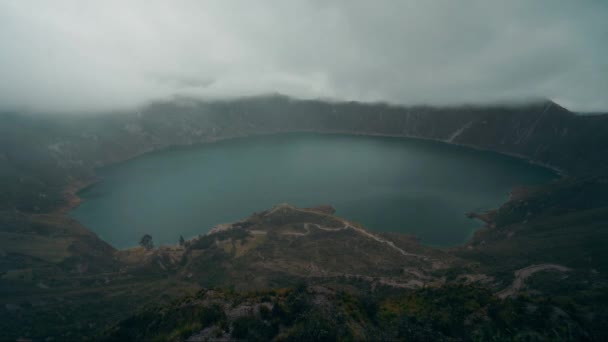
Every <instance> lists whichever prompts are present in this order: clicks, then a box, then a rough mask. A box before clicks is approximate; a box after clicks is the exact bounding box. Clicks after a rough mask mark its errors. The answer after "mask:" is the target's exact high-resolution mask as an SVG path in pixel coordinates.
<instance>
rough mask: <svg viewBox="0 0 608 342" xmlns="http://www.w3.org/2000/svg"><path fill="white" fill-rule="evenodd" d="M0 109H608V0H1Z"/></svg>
mask: <svg viewBox="0 0 608 342" xmlns="http://www.w3.org/2000/svg"><path fill="white" fill-rule="evenodd" d="M0 80H1V81H0V108H2V109H28V110H34V111H36V110H38V111H91V110H92V111H96V110H110V109H122V108H128V107H132V106H137V105H141V104H142V103H145V102H146V101H149V100H153V99H161V98H167V97H172V96H175V95H186V96H202V97H225V96H242V95H253V94H260V93H269V92H280V93H284V94H288V95H293V96H296V97H303V98H317V97H324V98H337V99H348V100H361V101H389V102H393V103H400V104H422V103H425V104H435V105H449V104H460V103H465V102H466V103H487V102H495V101H501V102H503V101H510V100H522V99H528V98H539V97H542V98H550V99H552V100H554V101H557V102H558V103H560V104H562V105H564V106H566V107H568V108H570V109H572V110H578V111H608V1H605V0H597V1H593V0H589V1H587V0H581V1H565V0H564V1H560V0H539V1H535V0H509V1H489V0H479V1H476V0H466V1H465V0H461V1H453V0H445V1H429V0H424V1H423V0H418V1H406V0H401V1H378V0H374V1H369V0H365V1H355V0H343V1H323V0H311V1H304V0H301V1H288V0H277V1H271V0H269V1H251V0H247V1H231V0H220V1H169V0H167V1H152V0H145V1H111V0H99V1H82V0H75V1H61V0H54V1H46V0H40V1H29V0H16V1H11V0H0Z"/></svg>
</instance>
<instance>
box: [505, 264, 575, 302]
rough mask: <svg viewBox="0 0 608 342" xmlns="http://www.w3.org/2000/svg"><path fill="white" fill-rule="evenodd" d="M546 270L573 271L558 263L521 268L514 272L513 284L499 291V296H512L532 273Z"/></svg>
mask: <svg viewBox="0 0 608 342" xmlns="http://www.w3.org/2000/svg"><path fill="white" fill-rule="evenodd" d="M546 270H556V271H560V272H568V271H571V269H570V268H568V267H566V266H562V265H557V264H538V265H530V266H528V267H525V268H522V269H519V270H517V271H515V272H514V274H515V280H513V283H511V286H509V287H507V288H506V289H504V290H502V291H500V292H498V294H497V296H498V297H500V298H502V299H504V298H507V297H511V296H513V295H515V294H516V293H517V292H519V291H520V290H521V289H522V288H523V287H524V285H525V281H526V279H528V278H529V277H530V276H531V275H533V274H534V273H536V272H540V271H546Z"/></svg>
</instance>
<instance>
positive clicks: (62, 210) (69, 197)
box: [51, 130, 568, 250]
mask: <svg viewBox="0 0 608 342" xmlns="http://www.w3.org/2000/svg"><path fill="white" fill-rule="evenodd" d="M290 133H315V134H324V135H325V134H326V135H331V134H334V135H351V136H363V137H366V136H367V137H387V138H397V139H413V140H423V141H429V142H435V143H441V144H446V145H453V146H458V147H463V148H468V149H472V150H477V151H482V152H492V153H497V154H500V155H504V156H507V157H511V158H516V159H519V160H522V161H524V162H526V163H528V164H530V165H533V166H536V167H542V168H545V169H548V170H551V171H552V172H554V173H555V174H556V175H557V176H559V178H560V179H564V178H565V177H566V176H567V175H568V173H567V172H566V171H565V170H562V169H560V168H558V167H556V166H553V165H550V164H546V163H542V162H539V161H535V160H533V159H531V158H529V157H526V156H523V155H520V154H516V153H507V152H501V151H496V150H492V149H488V148H482V147H478V146H472V145H468V144H459V143H454V142H450V141H446V140H440V139H433V138H424V137H417V136H410V135H399V134H387V133H376V132H367V133H365V132H355V131H334V130H324V131H321V130H291V131H275V132H262V133H247V134H237V135H231V136H225V137H208V138H207V139H205V140H204V141H200V142H195V143H190V144H175V145H167V146H162V147H159V148H154V147H152V148H150V149H146V150H143V151H142V152H141V153H137V154H135V155H133V156H129V157H126V158H122V159H118V160H111V161H108V162H107V163H103V164H102V165H101V166H98V167H95V168H93V169H92V171H93V174H94V175H93V177H92V178H91V179H88V180H74V181H72V182H70V183H69V184H68V185H67V186H66V187H65V188H64V190H63V195H64V197H65V199H66V203H65V204H64V205H62V206H60V207H59V208H57V209H56V210H53V211H52V212H51V214H55V215H60V216H66V217H68V218H70V219H74V218H72V217H70V216H69V212H70V211H71V210H73V209H75V208H77V207H78V206H79V205H80V204H81V203H82V202H83V199H82V198H81V197H80V196H78V193H79V192H81V191H82V190H84V189H86V188H88V187H90V186H93V185H95V184H96V183H98V182H100V181H101V180H102V179H101V178H100V177H99V176H98V175H97V170H99V169H101V168H104V167H109V166H112V165H115V164H119V163H123V162H127V161H130V160H133V159H136V158H140V157H144V156H146V155H148V154H151V153H160V152H166V151H170V150H172V149H182V148H196V147H202V146H205V145H207V144H213V143H218V142H224V141H229V140H235V139H246V138H250V137H263V136H269V135H281V134H290ZM543 185H544V184H543ZM511 200H512V198H511V196H509V198H508V199H507V201H505V202H504V203H502V204H501V206H502V205H504V204H505V203H508V202H509V201H511ZM493 210H496V209H492V210H491V211H493ZM471 213H473V212H465V213H463V215H465V216H469V214H471ZM473 214H474V215H475V216H477V214H478V213H473ZM469 218H473V219H478V220H480V221H482V222H483V223H485V225H484V227H488V226H489V225H490V224H489V222H487V221H486V220H483V219H480V218H479V217H469ZM77 222H78V223H79V224H80V225H82V226H83V227H84V228H85V229H87V230H88V231H89V232H91V233H93V234H95V235H97V234H96V233H95V232H94V231H92V230H91V229H89V228H88V227H87V226H86V225H84V224H83V223H82V222H80V221H77ZM484 227H481V228H479V229H476V230H475V231H474V232H473V234H472V235H471V237H470V238H469V239H468V240H467V241H465V242H464V243H462V244H459V245H456V246H451V247H447V248H448V249H452V248H460V247H464V246H466V245H467V244H469V243H470V242H471V241H472V239H473V238H474V236H475V233H476V232H477V231H479V230H481V229H484ZM100 240H102V241H104V242H105V243H108V244H109V242H107V241H105V240H103V239H101V238H100ZM112 247H113V248H116V247H114V246H112ZM428 247H432V246H428ZM433 248H436V247H433ZM116 249H117V250H125V249H120V248H116ZM127 249H128V248H127ZM440 249H441V248H440Z"/></svg>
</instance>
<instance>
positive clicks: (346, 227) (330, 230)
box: [285, 220, 428, 260]
mask: <svg viewBox="0 0 608 342" xmlns="http://www.w3.org/2000/svg"><path fill="white" fill-rule="evenodd" d="M340 221H341V222H342V223H343V224H344V226H343V227H340V228H328V227H322V226H320V225H318V224H316V223H304V229H305V230H306V232H304V233H296V232H289V233H285V234H287V235H295V236H305V235H308V234H310V226H311V225H312V226H315V227H316V228H317V229H319V230H324V231H327V232H337V231H340V230H345V229H352V230H354V231H356V232H358V233H360V234H362V235H365V236H366V237H368V238H370V239H372V240H375V241H378V242H380V243H383V244H386V245H388V246H389V247H390V248H392V249H394V250H396V251H397V252H399V253H401V254H402V255H404V256H408V257H417V258H422V259H424V260H426V259H428V257H426V256H424V255H418V254H414V253H408V252H406V251H404V250H403V249H401V248H399V247H397V246H395V244H394V243H393V242H392V241H389V240H386V239H383V238H381V237H379V236H376V235H374V234H372V233H370V232H368V231H366V230H365V229H362V228H358V227H355V226H353V225H351V224H350V223H348V222H347V221H344V220H340Z"/></svg>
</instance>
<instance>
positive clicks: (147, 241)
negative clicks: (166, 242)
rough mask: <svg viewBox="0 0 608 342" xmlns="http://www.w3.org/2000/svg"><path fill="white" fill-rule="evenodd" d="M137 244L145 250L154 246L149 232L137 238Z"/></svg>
mask: <svg viewBox="0 0 608 342" xmlns="http://www.w3.org/2000/svg"><path fill="white" fill-rule="evenodd" d="M139 245H140V246H142V247H143V248H145V249H147V250H151V249H152V248H154V242H152V236H151V235H150V234H146V235H144V236H142V237H141V240H139Z"/></svg>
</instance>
